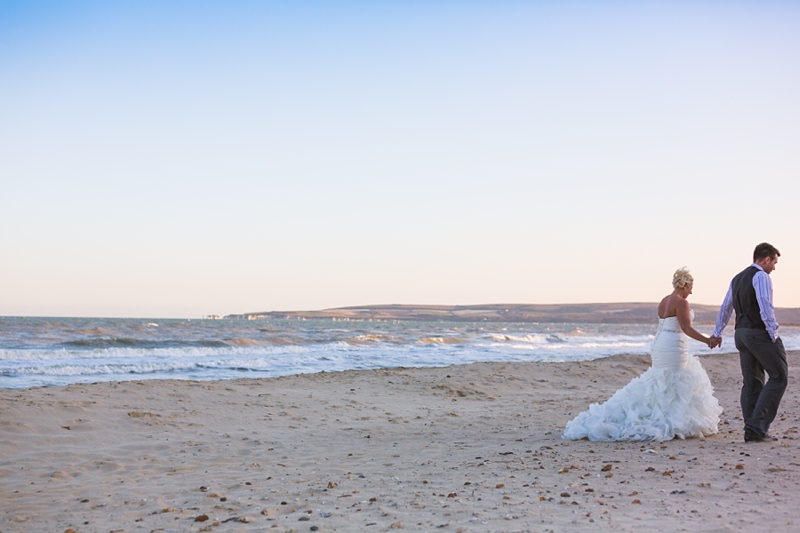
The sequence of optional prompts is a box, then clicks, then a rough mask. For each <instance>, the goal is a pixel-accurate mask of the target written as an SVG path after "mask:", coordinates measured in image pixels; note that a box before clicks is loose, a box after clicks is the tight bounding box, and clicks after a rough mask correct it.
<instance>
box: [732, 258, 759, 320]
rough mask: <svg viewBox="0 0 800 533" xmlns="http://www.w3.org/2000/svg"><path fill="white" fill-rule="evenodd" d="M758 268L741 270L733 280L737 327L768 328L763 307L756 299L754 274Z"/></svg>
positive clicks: (750, 267)
mask: <svg viewBox="0 0 800 533" xmlns="http://www.w3.org/2000/svg"><path fill="white" fill-rule="evenodd" d="M756 272H758V268H756V267H754V266H752V265H751V266H749V267H747V268H745V269H744V270H742V271H741V272H739V273H738V274H737V275H736V277H735V278H733V281H732V282H731V287H732V289H733V308H734V309H735V310H736V327H735V328H736V329H739V328H749V329H767V327H766V326H765V325H764V321H763V320H761V308H760V307H759V306H758V300H757V299H756V290H755V289H754V288H753V276H755V275H756Z"/></svg>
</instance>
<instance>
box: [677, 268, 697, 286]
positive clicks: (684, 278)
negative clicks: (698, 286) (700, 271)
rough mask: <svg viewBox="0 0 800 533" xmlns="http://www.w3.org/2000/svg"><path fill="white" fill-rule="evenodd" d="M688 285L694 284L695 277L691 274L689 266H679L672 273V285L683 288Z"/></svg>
mask: <svg viewBox="0 0 800 533" xmlns="http://www.w3.org/2000/svg"><path fill="white" fill-rule="evenodd" d="M687 285H694V278H693V277H692V275H691V274H689V269H688V268H686V267H682V268H679V269H678V270H676V271H675V273H674V274H673V275H672V287H673V288H675V289H682V288H684V287H685V286H687Z"/></svg>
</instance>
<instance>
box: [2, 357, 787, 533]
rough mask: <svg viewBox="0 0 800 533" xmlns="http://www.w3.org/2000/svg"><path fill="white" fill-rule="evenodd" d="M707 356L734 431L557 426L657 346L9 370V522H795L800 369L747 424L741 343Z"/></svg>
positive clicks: (42, 525)
mask: <svg viewBox="0 0 800 533" xmlns="http://www.w3.org/2000/svg"><path fill="white" fill-rule="evenodd" d="M702 362H703V365H704V366H705V368H706V369H707V370H708V372H709V375H710V377H711V381H712V383H713V385H714V387H715V389H716V391H717V392H716V394H717V397H718V398H719V399H720V403H721V404H722V406H723V408H724V409H725V413H724V414H723V422H722V424H721V425H720V430H721V432H720V434H718V435H715V436H713V437H709V438H707V439H705V440H700V439H692V440H686V441H681V440H673V441H670V442H665V443H647V442H646V443H635V442H629V443H592V442H588V441H578V442H566V441H562V440H561V439H560V437H559V435H560V431H561V429H563V427H564V424H565V423H566V422H567V420H569V419H570V418H572V417H573V416H574V415H575V414H577V413H578V412H579V411H581V410H583V409H585V408H586V407H587V406H588V404H589V403H590V402H592V401H603V400H605V399H606V398H607V397H608V396H609V395H610V394H611V393H613V392H614V391H615V390H616V389H618V388H619V387H621V386H623V385H624V384H625V383H627V382H628V381H629V380H630V379H631V378H632V377H634V376H636V375H638V374H640V373H641V372H643V371H644V370H646V368H647V367H648V365H649V358H647V357H642V356H626V355H620V356H615V357H612V358H608V359H602V360H597V361H592V362H583V363H491V364H490V363H480V364H472V365H459V366H451V367H447V368H438V369H393V370H370V371H349V372H341V373H319V374H309V375H301V376H290V377H283V378H275V379H259V380H237V381H215V382H193V381H131V382H111V383H96V384H85V385H72V386H68V387H46V388H36V389H29V390H0V532H2V533H10V532H39V531H55V532H59V533H60V532H65V531H70V530H74V531H76V532H84V531H86V532H90V531H91V532H109V531H116V532H123V531H124V532H132V531H144V532H151V531H156V532H157V531H226V532H227V531H260V530H268V531H280V532H285V531H296V532H307V531H323V532H324V531H376V532H377V531H395V530H409V531H443V532H447V531H450V532H456V531H460V532H468V531H469V532H472V531H474V532H479V531H509V532H512V531H554V532H560V531H593V532H594V531H609V532H611V531H615V532H616V531H637V532H641V531H704V532H725V531H744V530H750V529H753V528H757V529H759V530H764V531H769V530H792V529H793V528H798V527H800V512H798V511H797V501H798V500H800V458H798V456H800V433H798V431H800V404H799V403H798V398H799V397H800V396H799V395H798V386H797V381H796V380H795V379H794V378H791V377H790V382H789V388H788V390H787V393H786V395H785V396H784V400H783V403H782V406H781V409H780V412H779V415H778V419H777V420H776V421H775V423H774V424H773V426H772V429H771V433H773V434H774V435H776V436H779V437H781V440H780V441H779V442H777V443H769V444H767V443H748V444H745V443H744V442H743V439H742V420H741V415H740V412H739V404H738V395H739V386H740V374H739V367H738V357H737V356H735V355H731V354H727V355H718V354H713V355H709V356H705V357H703V358H702ZM798 364H800V353H799V352H794V353H791V354H790V358H789V365H790V372H791V369H793V368H797V367H798Z"/></svg>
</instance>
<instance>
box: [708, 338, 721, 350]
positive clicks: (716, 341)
mask: <svg viewBox="0 0 800 533" xmlns="http://www.w3.org/2000/svg"><path fill="white" fill-rule="evenodd" d="M706 344H707V345H708V347H709V348H710V349H712V350H713V349H714V348H716V347H718V346H722V337H714V336H713V335H712V336H711V337H709V338H708V341H707V342H706Z"/></svg>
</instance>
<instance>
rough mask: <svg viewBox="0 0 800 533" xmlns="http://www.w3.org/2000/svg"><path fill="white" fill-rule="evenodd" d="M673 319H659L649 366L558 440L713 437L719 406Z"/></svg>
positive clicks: (594, 406) (580, 417)
mask: <svg viewBox="0 0 800 533" xmlns="http://www.w3.org/2000/svg"><path fill="white" fill-rule="evenodd" d="M687 339H688V338H687V337H686V335H685V334H684V333H683V332H682V331H681V330H680V326H679V325H678V320H677V318H676V317H669V318H665V319H659V328H658V332H657V333H656V337H655V339H654V341H653V348H652V350H651V359H652V366H651V367H650V368H649V369H648V370H647V371H646V372H645V373H644V374H642V375H641V376H638V377H636V378H634V379H633V380H632V381H631V382H630V383H628V384H627V385H626V386H625V387H623V388H622V389H620V390H618V391H617V392H615V393H614V395H613V396H611V398H609V399H608V400H607V401H606V402H605V403H602V404H596V403H593V404H591V405H590V406H589V410H588V411H584V412H582V413H580V414H579V415H578V416H577V417H575V418H574V419H573V420H571V421H570V422H568V423H567V426H566V428H565V429H564V434H563V435H562V438H564V439H568V440H579V439H587V438H588V439H589V440H591V441H665V440H671V439H674V438H675V437H678V438H681V439H686V438H690V437H701V438H702V437H706V436H708V435H713V434H715V433H717V432H718V431H719V430H718V424H719V417H720V415H721V414H722V407H720V405H719V401H717V399H716V398H715V397H714V388H713V387H712V386H711V381H710V380H709V379H708V374H706V371H705V370H704V369H703V367H702V365H701V364H700V361H699V360H698V359H697V357H694V356H690V355H689V354H688V349H687Z"/></svg>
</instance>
